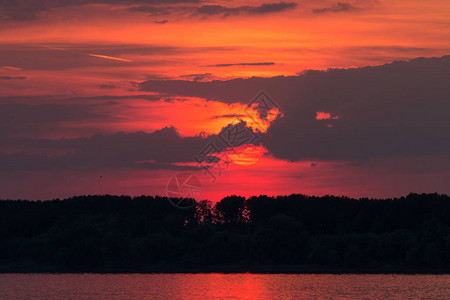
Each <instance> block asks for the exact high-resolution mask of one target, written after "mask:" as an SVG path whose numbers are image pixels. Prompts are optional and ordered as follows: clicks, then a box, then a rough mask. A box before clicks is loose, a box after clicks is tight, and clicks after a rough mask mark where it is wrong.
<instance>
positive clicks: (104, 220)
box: [0, 194, 450, 274]
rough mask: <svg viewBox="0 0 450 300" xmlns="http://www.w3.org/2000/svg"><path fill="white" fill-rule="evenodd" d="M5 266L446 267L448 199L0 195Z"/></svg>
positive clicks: (191, 269)
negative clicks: (188, 203) (182, 201)
mask: <svg viewBox="0 0 450 300" xmlns="http://www.w3.org/2000/svg"><path fill="white" fill-rule="evenodd" d="M0 272H3V273H7V272H13V273H14V272H24V273H25V272H95V273H107V272H110V273H210V272H216V273H217V272H220V273H243V272H251V273H435V274H439V273H450V198H449V197H448V196H446V195H437V194H421V195H418V194H410V195H408V196H407V197H402V198H398V199H385V200H376V199H370V200H369V199H359V200H355V199H350V198H346V197H332V196H325V197H308V196H304V195H291V196H280V197H276V198H273V197H266V196H260V197H252V198H249V199H245V198H242V197H237V196H232V197H227V198H224V199H222V200H221V201H220V202H219V203H217V204H216V205H214V206H213V205H212V203H211V202H209V201H201V202H200V203H198V204H197V206H196V207H194V208H191V209H184V210H182V209H178V208H175V207H174V206H172V205H171V204H170V202H169V201H168V199H166V198H163V197H135V198H130V197H126V196H120V197H118V196H85V197H75V198H70V199H66V200H62V201H60V200H54V201H43V202H31V201H0Z"/></svg>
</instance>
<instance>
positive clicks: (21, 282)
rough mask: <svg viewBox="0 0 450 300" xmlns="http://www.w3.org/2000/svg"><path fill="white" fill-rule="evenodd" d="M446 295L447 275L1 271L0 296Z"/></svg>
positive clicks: (448, 287) (50, 298)
mask: <svg viewBox="0 0 450 300" xmlns="http://www.w3.org/2000/svg"><path fill="white" fill-rule="evenodd" d="M311 298H320V299H374V298H376V299H417V298H426V299H449V298H450V275H356V274H349V275H331V274H323V275H304V274H301V275H294V274H0V299H3V300H6V299H48V300H53V299H311Z"/></svg>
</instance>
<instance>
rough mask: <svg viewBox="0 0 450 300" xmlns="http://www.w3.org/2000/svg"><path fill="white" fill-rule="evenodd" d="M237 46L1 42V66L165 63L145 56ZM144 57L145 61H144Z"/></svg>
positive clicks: (50, 67)
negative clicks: (135, 57) (137, 59)
mask: <svg viewBox="0 0 450 300" xmlns="http://www.w3.org/2000/svg"><path fill="white" fill-rule="evenodd" d="M234 49H235V48H231V47H170V46H160V45H139V44H70V43H68V44H45V45H42V44H2V45H1V46H0V66H1V65H4V66H11V65H14V66H15V68H16V69H19V70H22V69H25V70H66V69H75V68H83V67H104V68H109V67H130V66H142V65H157V64H164V63H166V62H165V61H164V60H161V59H160V58H159V59H151V58H145V56H160V55H164V56H170V55H179V54H183V53H197V52H199V53H200V52H201V53H203V52H214V51H233V50H234ZM127 56H139V57H140V58H139V59H140V61H132V60H131V59H129V58H127ZM142 57H144V58H142ZM144 59H145V61H143V60H144ZM2 68H5V67H2ZM8 68H11V67H8Z"/></svg>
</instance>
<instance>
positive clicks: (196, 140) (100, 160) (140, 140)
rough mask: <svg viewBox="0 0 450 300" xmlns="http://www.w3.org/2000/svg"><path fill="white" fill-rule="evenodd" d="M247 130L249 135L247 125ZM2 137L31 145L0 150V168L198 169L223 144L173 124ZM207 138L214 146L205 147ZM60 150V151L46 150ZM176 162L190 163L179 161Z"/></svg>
mask: <svg viewBox="0 0 450 300" xmlns="http://www.w3.org/2000/svg"><path fill="white" fill-rule="evenodd" d="M239 126H245V123H243V122H241V123H238V124H236V125H233V126H231V125H229V126H227V127H225V128H224V129H223V130H222V132H221V133H220V134H225V133H226V132H227V130H233V129H234V128H238V127H239ZM239 128H240V127H239ZM247 129H248V128H247ZM248 130H249V132H251V133H252V134H253V131H252V130H251V129H248ZM7 142H8V145H9V146H10V147H11V148H13V147H14V146H17V145H20V146H21V147H26V148H28V150H31V153H30V151H23V152H21V153H2V152H0V171H11V170H55V169H59V170H74V169H98V168H139V169H170V170H200V169H201V166H200V165H199V163H200V162H205V161H207V162H208V163H214V162H218V161H220V159H219V158H217V157H215V156H214V154H215V153H217V152H218V151H222V150H224V149H225V148H227V147H228V145H227V144H226V143H225V142H223V140H222V139H219V138H218V136H217V135H210V136H208V137H201V136H194V137H181V136H180V135H179V134H178V131H177V129H176V128H174V127H166V128H163V129H161V130H157V131H155V132H152V133H145V132H134V133H123V132H119V133H115V134H112V135H103V134H97V135H93V136H90V137H85V138H73V139H65V138H63V139H59V140H50V139H30V138H18V137H16V138H11V139H9V140H8V141H7ZM252 142H254V141H252ZM212 143H214V148H213V149H214V151H210V148H209V145H211V144H212ZM255 144H256V143H255ZM3 146H4V145H3ZM36 149H44V150H45V152H44V154H34V153H33V152H36ZM205 149H208V150H205ZM61 152H63V154H57V155H49V154H48V153H50V154H52V153H61ZM202 153H203V154H202ZM209 155H212V156H209ZM177 163H178V164H177ZM180 163H185V164H186V163H191V164H190V165H188V166H185V165H180ZM207 167H208V166H207Z"/></svg>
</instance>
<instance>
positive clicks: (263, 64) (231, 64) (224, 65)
mask: <svg viewBox="0 0 450 300" xmlns="http://www.w3.org/2000/svg"><path fill="white" fill-rule="evenodd" d="M274 64H275V63H274V62H254V63H230V64H215V65H207V66H206V67H233V66H272V65H274Z"/></svg>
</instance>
